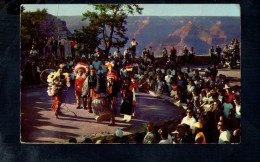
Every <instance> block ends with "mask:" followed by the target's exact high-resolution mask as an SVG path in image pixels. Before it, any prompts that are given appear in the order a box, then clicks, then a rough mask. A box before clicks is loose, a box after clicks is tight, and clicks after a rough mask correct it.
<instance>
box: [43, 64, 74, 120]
mask: <svg viewBox="0 0 260 162" xmlns="http://www.w3.org/2000/svg"><path fill="white" fill-rule="evenodd" d="M63 68H64V65H63V64H61V65H60V67H59V69H58V71H57V72H52V73H50V74H49V75H48V78H47V82H48V83H49V87H48V90H47V93H48V95H49V96H53V98H54V102H53V104H52V110H53V111H54V112H55V116H56V117H57V116H58V115H61V111H60V106H61V104H62V102H63V97H64V96H63V89H64V87H65V86H67V87H70V82H69V81H70V80H69V75H68V73H64V72H63Z"/></svg>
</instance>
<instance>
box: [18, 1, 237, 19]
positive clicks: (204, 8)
mask: <svg viewBox="0 0 260 162" xmlns="http://www.w3.org/2000/svg"><path fill="white" fill-rule="evenodd" d="M22 5H23V6H24V7H25V11H31V12H32V11H36V10H37V9H44V8H45V9H47V12H48V13H49V14H52V15H54V16H82V13H84V12H86V11H87V10H90V11H93V7H92V5H88V4H22ZM140 6H141V7H143V8H144V9H143V12H142V14H141V15H138V14H136V15H133V16H236V17H240V5H239V4H140ZM129 16H130V15H129Z"/></svg>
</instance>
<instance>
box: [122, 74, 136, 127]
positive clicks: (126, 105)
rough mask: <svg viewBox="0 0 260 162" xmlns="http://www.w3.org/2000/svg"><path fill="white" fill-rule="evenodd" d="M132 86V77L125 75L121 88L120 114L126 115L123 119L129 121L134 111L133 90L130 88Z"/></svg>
mask: <svg viewBox="0 0 260 162" xmlns="http://www.w3.org/2000/svg"><path fill="white" fill-rule="evenodd" d="M131 86H132V82H131V79H130V78H129V77H125V78H124V81H123V86H122V89H121V98H122V104H121V109H120V114H122V115H124V119H123V121H126V122H129V121H130V120H131V116H132V113H133V91H132V90H131V89H130V87H131Z"/></svg>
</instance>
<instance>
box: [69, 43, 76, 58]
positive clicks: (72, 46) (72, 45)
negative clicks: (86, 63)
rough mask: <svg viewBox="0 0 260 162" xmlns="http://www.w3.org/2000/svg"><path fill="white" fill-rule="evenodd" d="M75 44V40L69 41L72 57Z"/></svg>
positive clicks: (73, 56)
mask: <svg viewBox="0 0 260 162" xmlns="http://www.w3.org/2000/svg"><path fill="white" fill-rule="evenodd" d="M76 44H77V43H76V41H75V40H72V41H70V51H71V55H72V58H75V45H76Z"/></svg>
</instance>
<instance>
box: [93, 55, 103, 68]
mask: <svg viewBox="0 0 260 162" xmlns="http://www.w3.org/2000/svg"><path fill="white" fill-rule="evenodd" d="M92 65H93V68H95V69H96V70H99V68H100V66H101V61H100V60H98V58H97V57H95V60H94V61H93V62H92Z"/></svg>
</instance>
